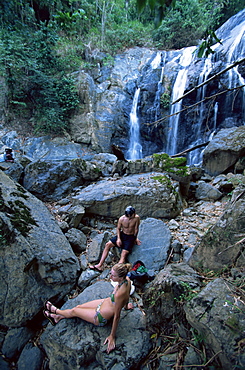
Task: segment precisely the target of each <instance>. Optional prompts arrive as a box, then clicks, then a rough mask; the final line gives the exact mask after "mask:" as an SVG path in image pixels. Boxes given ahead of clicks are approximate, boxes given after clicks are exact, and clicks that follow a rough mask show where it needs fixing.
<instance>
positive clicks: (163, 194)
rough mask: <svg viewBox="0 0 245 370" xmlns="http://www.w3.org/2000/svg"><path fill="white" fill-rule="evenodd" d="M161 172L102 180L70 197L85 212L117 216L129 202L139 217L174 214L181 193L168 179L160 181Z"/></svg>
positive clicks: (122, 212) (178, 209)
mask: <svg viewBox="0 0 245 370" xmlns="http://www.w3.org/2000/svg"><path fill="white" fill-rule="evenodd" d="M162 175H163V174H162V173H154V172H152V173H147V174H138V175H132V176H126V177H123V178H120V179H118V180H115V179H111V178H110V179H107V180H101V181H99V182H97V183H96V184H92V185H89V186H87V187H85V188H82V189H80V190H79V189H77V190H76V193H75V194H74V195H71V199H72V202H73V204H74V205H77V204H81V205H83V206H84V208H85V209H86V212H87V213H92V214H94V215H100V216H105V217H108V218H118V217H119V216H121V215H122V214H124V211H125V208H126V207H127V206H128V205H129V203H130V204H132V205H133V206H134V207H135V209H136V212H137V213H138V214H139V215H140V216H141V218H146V217H154V218H174V217H176V216H177V215H178V214H179V213H180V211H181V209H182V200H181V197H180V195H179V193H178V191H176V188H175V186H174V184H173V183H171V181H169V182H166V183H164V182H160V181H158V180H157V179H156V178H157V176H162Z"/></svg>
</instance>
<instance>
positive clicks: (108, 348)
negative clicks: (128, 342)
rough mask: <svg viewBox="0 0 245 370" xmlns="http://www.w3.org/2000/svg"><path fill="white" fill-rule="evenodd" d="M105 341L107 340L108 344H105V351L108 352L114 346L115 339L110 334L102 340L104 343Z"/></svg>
mask: <svg viewBox="0 0 245 370" xmlns="http://www.w3.org/2000/svg"><path fill="white" fill-rule="evenodd" d="M107 342H108V345H107V351H106V352H107V353H110V352H111V351H113V349H115V347H116V343H115V339H114V338H113V337H112V336H111V335H109V337H107V338H106V340H105V341H104V344H106V343H107Z"/></svg>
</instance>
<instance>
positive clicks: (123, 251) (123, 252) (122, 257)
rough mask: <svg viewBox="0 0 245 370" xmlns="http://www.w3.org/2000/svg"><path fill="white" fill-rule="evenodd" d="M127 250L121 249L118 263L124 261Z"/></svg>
mask: <svg viewBox="0 0 245 370" xmlns="http://www.w3.org/2000/svg"><path fill="white" fill-rule="evenodd" d="M128 254H129V251H127V250H126V249H122V253H121V257H120V260H119V262H118V263H125V262H126V260H127V257H128Z"/></svg>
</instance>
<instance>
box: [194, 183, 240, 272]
mask: <svg viewBox="0 0 245 370" xmlns="http://www.w3.org/2000/svg"><path fill="white" fill-rule="evenodd" d="M244 209H245V190H244V187H241V188H240V189H239V188H237V189H236V191H234V194H233V197H232V200H231V202H230V203H229V204H228V205H227V208H226V210H225V212H224V213H223V215H222V216H221V217H220V219H219V221H218V222H217V223H216V224H215V225H214V226H213V227H211V228H210V229H209V230H208V232H207V233H206V234H205V235H204V236H203V238H202V240H201V242H200V243H199V244H198V245H197V246H196V247H195V249H194V251H193V253H192V256H191V258H190V260H189V264H190V266H192V267H193V268H195V269H199V270H206V269H208V270H213V271H220V270H222V269H224V267H231V266H237V267H242V266H244V264H245V257H244V230H245V218H244Z"/></svg>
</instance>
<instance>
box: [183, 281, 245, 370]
mask: <svg viewBox="0 0 245 370" xmlns="http://www.w3.org/2000/svg"><path fill="white" fill-rule="evenodd" d="M184 310H185V312H186V317H187V320H188V321H189V323H190V325H191V326H192V327H193V328H195V329H196V330H197V331H198V333H199V336H200V337H202V338H205V346H206V348H207V350H208V352H209V353H208V355H209V358H211V357H212V356H214V355H215V356H217V358H218V359H219V361H220V363H221V368H222V369H224V370H230V369H239V368H240V369H241V368H244V365H245V353H244V351H242V350H241V347H240V348H239V343H241V346H242V341H244V335H243V333H244V331H245V306H244V302H243V300H242V299H241V297H240V293H239V292H237V291H236V288H235V287H234V286H232V285H231V284H229V283H228V282H227V281H225V280H223V279H220V278H218V279H215V280H213V281H211V282H210V283H209V284H208V285H207V286H206V287H205V288H204V289H203V290H202V291H201V292H200V293H199V294H198V295H197V296H196V297H195V298H192V300H191V301H190V302H189V303H187V304H186V305H185V307H184ZM242 338H243V339H242ZM240 341H241V342H240Z"/></svg>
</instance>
